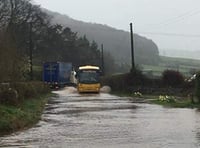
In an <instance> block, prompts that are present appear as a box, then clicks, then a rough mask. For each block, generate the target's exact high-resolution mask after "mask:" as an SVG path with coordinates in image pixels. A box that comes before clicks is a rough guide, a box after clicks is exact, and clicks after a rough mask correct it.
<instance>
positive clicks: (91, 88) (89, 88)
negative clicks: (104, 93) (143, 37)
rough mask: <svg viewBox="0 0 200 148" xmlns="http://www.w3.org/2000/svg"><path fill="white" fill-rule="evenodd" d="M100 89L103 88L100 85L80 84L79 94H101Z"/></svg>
mask: <svg viewBox="0 0 200 148" xmlns="http://www.w3.org/2000/svg"><path fill="white" fill-rule="evenodd" d="M100 87H101V85H100V83H96V84H82V83H79V84H78V92H79V93H84V92H95V93H99V91H100Z"/></svg>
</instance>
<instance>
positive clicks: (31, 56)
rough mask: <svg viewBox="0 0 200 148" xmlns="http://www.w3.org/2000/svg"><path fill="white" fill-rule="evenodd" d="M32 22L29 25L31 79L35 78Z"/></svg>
mask: <svg viewBox="0 0 200 148" xmlns="http://www.w3.org/2000/svg"><path fill="white" fill-rule="evenodd" d="M32 27H33V26H32V22H30V26H29V50H30V51H29V54H30V55H29V58H30V80H33V40H32Z"/></svg>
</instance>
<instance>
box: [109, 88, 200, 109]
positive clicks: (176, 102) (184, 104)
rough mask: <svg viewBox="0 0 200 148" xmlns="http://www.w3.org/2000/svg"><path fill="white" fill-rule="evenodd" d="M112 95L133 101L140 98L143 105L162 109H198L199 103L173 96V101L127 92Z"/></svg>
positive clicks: (157, 96)
mask: <svg viewBox="0 0 200 148" xmlns="http://www.w3.org/2000/svg"><path fill="white" fill-rule="evenodd" d="M112 94H114V95H117V96H120V97H132V98H133V99H134V100H135V99H136V98H140V99H141V100H142V99H143V100H145V101H144V102H145V103H150V104H157V105H162V106H164V107H174V108H200V103H198V101H197V100H194V102H192V100H191V98H188V97H179V96H174V97H173V98H174V99H173V100H160V99H159V97H160V96H159V95H147V94H142V96H137V95H135V94H134V93H127V92H112Z"/></svg>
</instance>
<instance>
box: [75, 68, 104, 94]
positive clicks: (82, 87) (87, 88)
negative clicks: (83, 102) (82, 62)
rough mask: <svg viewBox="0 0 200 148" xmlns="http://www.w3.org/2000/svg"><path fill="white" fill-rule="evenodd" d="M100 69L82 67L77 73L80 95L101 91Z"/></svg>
mask: <svg viewBox="0 0 200 148" xmlns="http://www.w3.org/2000/svg"><path fill="white" fill-rule="evenodd" d="M100 87H101V85H100V68H99V67H98V66H90V65H86V66H80V67H79V69H78V72H77V90H78V92H79V93H83V92H96V93H99V91H100Z"/></svg>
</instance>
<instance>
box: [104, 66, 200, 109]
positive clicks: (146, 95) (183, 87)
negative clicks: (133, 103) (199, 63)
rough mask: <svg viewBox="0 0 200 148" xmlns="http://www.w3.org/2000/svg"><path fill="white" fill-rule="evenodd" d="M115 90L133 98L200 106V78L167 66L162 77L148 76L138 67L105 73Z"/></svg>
mask: <svg viewBox="0 0 200 148" xmlns="http://www.w3.org/2000/svg"><path fill="white" fill-rule="evenodd" d="M102 85H109V86H110V87H111V89H112V93H114V94H117V95H120V96H131V97H132V98H133V99H134V100H135V99H137V101H138V100H139V101H145V102H148V103H155V104H159V105H164V106H171V107H188V108H194V107H196V108H200V78H199V73H198V74H197V76H196V79H193V80H191V81H188V80H187V79H185V77H184V76H183V75H182V74H181V73H180V72H179V71H175V70H165V71H163V73H162V76H161V77H156V78H155V77H154V78H149V77H147V76H145V75H144V74H142V72H141V71H140V70H138V69H136V70H134V71H133V72H130V73H127V74H120V75H114V76H110V77H104V78H103V79H102Z"/></svg>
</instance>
